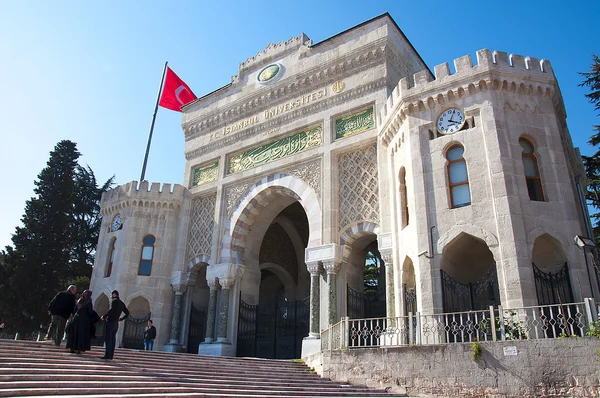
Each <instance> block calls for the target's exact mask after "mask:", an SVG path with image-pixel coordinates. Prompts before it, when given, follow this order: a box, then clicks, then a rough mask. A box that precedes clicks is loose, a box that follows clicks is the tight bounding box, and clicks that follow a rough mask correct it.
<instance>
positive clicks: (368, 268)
mask: <svg viewBox="0 0 600 398" xmlns="http://www.w3.org/2000/svg"><path fill="white" fill-rule="evenodd" d="M379 272H380V264H379V259H378V258H377V256H375V255H374V254H373V253H371V252H370V251H369V252H367V259H366V260H365V278H364V288H365V294H369V293H371V294H373V293H377V287H378V286H379Z"/></svg>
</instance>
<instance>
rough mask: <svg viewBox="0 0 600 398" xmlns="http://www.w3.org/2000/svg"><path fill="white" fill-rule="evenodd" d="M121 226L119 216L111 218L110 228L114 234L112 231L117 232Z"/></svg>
mask: <svg viewBox="0 0 600 398" xmlns="http://www.w3.org/2000/svg"><path fill="white" fill-rule="evenodd" d="M122 225H123V224H122V223H121V215H120V214H117V215H116V216H115V218H113V220H112V223H111V224H110V228H111V230H112V231H113V232H114V231H118V230H119V229H121V226H122Z"/></svg>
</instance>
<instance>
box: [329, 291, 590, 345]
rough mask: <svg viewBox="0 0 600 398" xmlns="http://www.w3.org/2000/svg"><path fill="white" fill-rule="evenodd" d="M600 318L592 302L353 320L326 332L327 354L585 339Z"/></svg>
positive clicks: (345, 318)
mask: <svg viewBox="0 0 600 398" xmlns="http://www.w3.org/2000/svg"><path fill="white" fill-rule="evenodd" d="M599 317H600V303H595V302H594V301H593V300H592V299H584V301H583V302H579V303H569V304H554V305H540V306H531V307H518V308H503V307H502V306H498V307H496V308H494V307H493V306H490V307H489V308H488V309H487V310H480V311H464V312H453V313H443V314H433V315H424V314H420V313H419V312H417V313H416V314H412V313H409V314H408V316H401V317H392V318H366V319H349V318H348V317H344V318H342V320H341V321H340V322H338V323H336V324H334V325H331V326H330V327H329V328H327V329H324V330H323V331H322V332H321V349H322V350H339V349H346V348H359V347H384V346H388V347H389V346H404V345H426V344H450V343H467V342H481V341H507V340H533V339H550V338H560V337H571V336H585V335H586V334H587V332H588V331H589V330H590V328H591V327H593V325H594V322H597V321H598V318H599Z"/></svg>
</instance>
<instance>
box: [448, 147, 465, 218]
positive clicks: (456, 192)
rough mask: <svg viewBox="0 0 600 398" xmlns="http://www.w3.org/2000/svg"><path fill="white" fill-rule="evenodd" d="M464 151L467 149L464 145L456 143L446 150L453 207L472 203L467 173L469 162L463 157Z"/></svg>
mask: <svg viewBox="0 0 600 398" xmlns="http://www.w3.org/2000/svg"><path fill="white" fill-rule="evenodd" d="M464 152H465V149H464V148H463V147H462V145H454V146H452V147H451V148H450V149H448V152H446V159H448V165H447V166H446V172H447V173H448V182H449V184H450V204H451V207H452V208H456V207H462V206H468V205H470V204H471V192H470V191H469V175H468V174H467V162H466V161H465V159H464V158H463V153H464Z"/></svg>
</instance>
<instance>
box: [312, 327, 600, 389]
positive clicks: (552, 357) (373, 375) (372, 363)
mask: <svg viewBox="0 0 600 398" xmlns="http://www.w3.org/2000/svg"><path fill="white" fill-rule="evenodd" d="M479 344H480V345H479V347H480V349H481V356H480V358H479V360H477V361H476V360H474V359H473V352H474V348H473V347H472V345H471V344H467V343H465V344H447V345H435V346H408V347H394V348H366V349H350V350H338V351H328V352H323V353H322V357H321V361H322V362H321V363H319V362H320V361H319V360H318V358H316V357H314V356H313V357H311V358H307V364H308V365H309V366H312V367H314V368H315V369H316V370H317V371H319V370H322V376H323V377H328V378H331V379H332V380H337V381H343V382H350V383H355V384H362V385H367V386H369V387H376V388H387V387H390V389H391V391H394V392H397V393H406V394H408V395H409V396H419V395H434V396H484V395H485V396H498V397H500V396H501V397H526V396H552V397H559V396H560V397H565V396H569V397H573V396H575V397H598V396H600V382H599V380H600V339H597V338H587V337H586V338H564V339H554V340H530V341H512V342H496V343H479ZM515 348H516V355H514V354H515V351H514V349H515ZM510 354H513V355H510ZM309 362H310V363H309Z"/></svg>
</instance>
